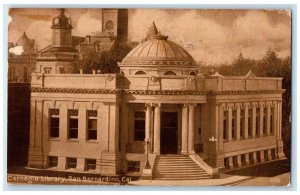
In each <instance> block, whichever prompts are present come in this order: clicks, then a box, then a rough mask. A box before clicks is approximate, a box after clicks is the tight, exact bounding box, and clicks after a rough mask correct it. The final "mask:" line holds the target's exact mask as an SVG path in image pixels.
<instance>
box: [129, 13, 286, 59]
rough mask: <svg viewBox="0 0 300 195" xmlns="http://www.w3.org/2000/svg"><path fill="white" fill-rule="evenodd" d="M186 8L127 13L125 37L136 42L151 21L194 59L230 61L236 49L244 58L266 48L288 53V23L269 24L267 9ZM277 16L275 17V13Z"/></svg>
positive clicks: (261, 51) (262, 52) (283, 55)
mask: <svg viewBox="0 0 300 195" xmlns="http://www.w3.org/2000/svg"><path fill="white" fill-rule="evenodd" d="M215 12H216V11H215V10H214V11H210V10H206V11H205V12H204V11H203V10H189V11H184V12H183V14H180V15H176V14H170V12H169V11H168V10H163V9H151V10H143V9H139V10H136V11H135V12H134V14H132V15H129V35H130V37H129V39H131V40H134V41H139V40H141V39H142V37H143V36H144V35H145V32H146V31H147V26H149V25H150V24H151V23H152V20H154V21H155V23H156V24H157V27H158V29H159V30H160V31H161V32H162V33H163V34H166V35H168V36H169V40H172V41H174V42H176V43H177V44H180V45H181V46H183V47H184V48H185V49H186V50H187V51H188V52H189V53H190V54H191V55H192V56H193V57H194V58H195V60H197V61H203V62H205V63H207V64H216V63H223V62H231V61H232V60H234V59H235V58H236V57H237V56H238V54H239V53H240V52H242V53H243V54H244V56H245V57H249V58H260V57H261V56H262V55H264V54H265V52H266V50H267V49H268V48H269V47H272V48H273V49H275V50H276V51H277V52H278V54H279V56H281V57H285V56H288V55H290V51H289V48H290V26H289V25H288V24H284V23H278V24H275V25H274V24H270V19H269V17H270V13H271V12H270V13H268V12H267V11H243V13H242V12H241V11H239V12H237V14H236V15H235V11H232V12H231V11H230V10H227V11H224V10H223V11H222V13H223V14H226V12H227V15H224V16H223V17H224V19H223V23H221V22H220V21H219V20H220V16H219V15H218V17H214V14H216V13H215ZM277 17H278V16H277Z"/></svg>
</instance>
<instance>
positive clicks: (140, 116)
mask: <svg viewBox="0 0 300 195" xmlns="http://www.w3.org/2000/svg"><path fill="white" fill-rule="evenodd" d="M145 126H146V125H145V112H135V113H134V140H136V141H144V139H145Z"/></svg>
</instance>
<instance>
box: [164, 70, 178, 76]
mask: <svg viewBox="0 0 300 195" xmlns="http://www.w3.org/2000/svg"><path fill="white" fill-rule="evenodd" d="M164 75H172V76H176V73H175V72H173V71H167V72H165V73H164Z"/></svg>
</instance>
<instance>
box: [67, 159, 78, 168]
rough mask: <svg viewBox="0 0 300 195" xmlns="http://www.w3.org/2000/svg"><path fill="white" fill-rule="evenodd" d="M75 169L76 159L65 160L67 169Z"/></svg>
mask: <svg viewBox="0 0 300 195" xmlns="http://www.w3.org/2000/svg"><path fill="white" fill-rule="evenodd" d="M76 167H77V158H67V169H75V168H76Z"/></svg>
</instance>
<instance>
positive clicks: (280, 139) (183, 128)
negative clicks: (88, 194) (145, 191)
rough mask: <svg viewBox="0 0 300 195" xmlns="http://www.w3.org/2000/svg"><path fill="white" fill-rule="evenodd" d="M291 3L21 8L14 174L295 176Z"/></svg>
mask: <svg viewBox="0 0 300 195" xmlns="http://www.w3.org/2000/svg"><path fill="white" fill-rule="evenodd" d="M292 14H293V13H292V10H289V9H197V8H195V9H186V8H176V9H175V8H172V9H171V8H128V9H127V8H113V7H111V8H68V7H61V8H29V7H28V8H20V7H15V8H14V7H11V8H9V11H8V16H7V17H8V21H9V22H8V38H7V40H8V43H7V48H6V50H7V54H8V59H7V70H8V72H7V79H8V80H7V94H6V96H7V111H4V112H7V159H6V160H7V173H4V174H7V183H8V184H9V185H33V184H34V185H45V184H46V185H99V186H102V185H105V186H106V185H109V186H110V185H116V186H121V185H127V186H249V187H250V186H252V187H257V186H285V187H286V186H290V185H291V167H292V166H291V163H292V160H291V159H292V152H291V134H292V132H291V126H292V124H291V118H292V112H291V107H292V103H291V102H292V101H291V94H292V93H291V68H292V66H291V62H292V60H291V57H292V44H291V42H292V41H291V40H292V38H291V37H292V20H291V19H292Z"/></svg>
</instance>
